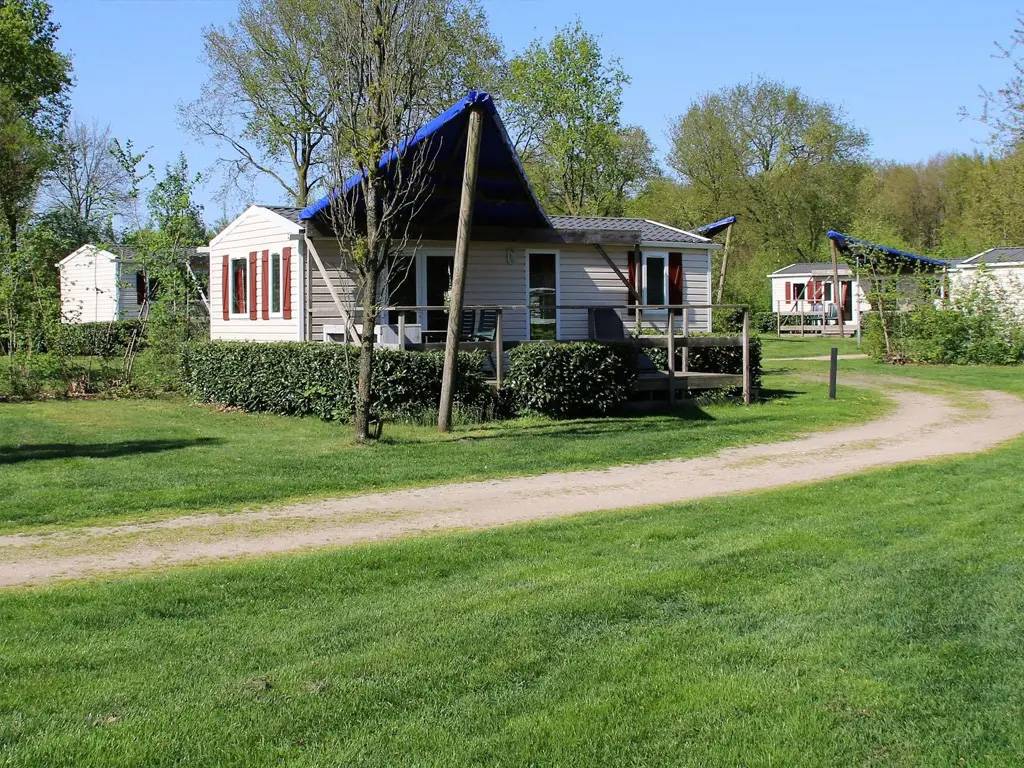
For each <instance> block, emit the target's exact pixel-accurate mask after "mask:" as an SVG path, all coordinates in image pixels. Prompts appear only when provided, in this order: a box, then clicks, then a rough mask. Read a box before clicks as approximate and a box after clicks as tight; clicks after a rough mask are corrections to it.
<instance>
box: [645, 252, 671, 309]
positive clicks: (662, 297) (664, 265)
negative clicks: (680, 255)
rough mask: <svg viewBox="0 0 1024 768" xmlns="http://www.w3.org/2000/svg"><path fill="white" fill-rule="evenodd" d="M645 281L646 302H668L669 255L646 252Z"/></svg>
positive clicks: (654, 303) (655, 303)
mask: <svg viewBox="0 0 1024 768" xmlns="http://www.w3.org/2000/svg"><path fill="white" fill-rule="evenodd" d="M643 281H644V282H643V289H644V304H647V305H649V306H658V305H660V304H668V257H667V256H666V255H665V254H663V253H658V254H654V253H652V254H644V278H643ZM654 311H658V310H654ZM661 311H664V310H661Z"/></svg>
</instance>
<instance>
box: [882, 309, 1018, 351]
mask: <svg viewBox="0 0 1024 768" xmlns="http://www.w3.org/2000/svg"><path fill="white" fill-rule="evenodd" d="M886 320H887V321H888V324H889V334H890V339H891V342H892V344H891V345H892V354H891V356H887V355H886V348H885V337H884V335H883V333H882V322H881V317H880V316H879V314H878V313H877V312H872V313H870V314H868V315H866V316H865V318H864V321H863V322H864V330H863V348H864V351H865V352H866V353H867V354H869V355H870V356H871V357H873V358H874V359H876V360H880V361H883V362H893V363H940V364H945V365H1015V364H1018V363H1021V362H1024V323H1021V322H1020V321H1018V320H1017V319H1016V318H1015V317H1013V315H1012V314H1011V313H1007V312H1004V311H995V312H975V313H971V314H969V313H966V312H963V311H961V310H958V309H937V308H935V307H933V306H924V307H918V308H917V309H915V310H913V311H911V312H891V313H888V314H887V315H886Z"/></svg>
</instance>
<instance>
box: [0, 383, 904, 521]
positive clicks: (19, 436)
mask: <svg viewBox="0 0 1024 768" xmlns="http://www.w3.org/2000/svg"><path fill="white" fill-rule="evenodd" d="M765 386H766V387H771V388H773V389H774V390H776V391H775V392H774V394H775V395H776V397H775V399H773V400H772V401H770V402H767V403H764V404H760V405H757V406H754V407H751V408H745V407H743V406H740V405H736V404H732V403H723V404H717V405H710V406H707V407H705V408H703V409H702V410H699V411H689V412H685V413H683V412H681V413H680V414H678V415H661V416H642V417H635V418H610V419H595V420H578V421H566V422H555V421H548V420H543V419H528V420H519V421H513V422H496V423H492V424H489V425H486V426H483V427H466V428H461V429H459V430H457V431H456V432H455V433H454V434H453V435H452V436H446V437H441V436H439V435H438V434H437V432H436V430H435V429H434V428H432V427H415V426H402V425H388V426H387V427H386V430H385V435H386V439H385V440H384V441H383V442H382V443H381V444H380V445H376V446H373V447H369V448H357V447H356V446H354V445H353V444H352V442H351V439H350V437H349V435H350V431H349V429H348V427H345V426H339V425H337V424H326V423H322V422H320V421H316V420H313V419H295V418H288V417H278V416H272V415H266V414H244V413H223V412H218V411H216V410H214V409H212V408H209V407H203V406H197V405H192V404H189V403H186V402H184V401H178V400H166V399H164V400H88V401H65V400H59V401H50V402H34V403H22V404H0V473H2V478H3V494H2V497H0V530H8V531H10V530H25V529H27V528H29V527H32V526H40V525H66V524H79V523H92V522H98V521H110V520H115V519H116V520H128V519H138V518H140V517H153V516H165V515H173V514H181V513H185V512H190V511H195V510H207V509H235V508H238V507H240V506H242V505H253V504H262V503H272V502H280V501H284V500H289V499H295V498H301V497H308V496H317V495H319V496H324V495H332V494H333V495H338V494H347V493H355V492H360V491H371V490H380V489H387V488H396V487H403V486H404V487H408V486H418V485H430V484H435V483H442V482H447V481H453V480H468V479H480V478H493V477H502V476H508V475H528V474H535V473H541V472H547V471H553V470H563V469H579V468H585V467H601V466H611V465H615V464H620V463H625V462H637V461H646V460H654V459H661V458H667V457H690V456H697V455H706V454H708V453H712V452H714V451H716V450H718V449H720V448H723V447H725V446H730V445H738V444H743V443H751V442H767V441H771V440H777V439H782V438H785V437H788V436H791V435H794V434H797V433H799V432H805V431H810V430H813V429H814V428H815V427H816V426H817V425H822V424H828V425H836V424H843V423H854V422H858V421H863V420H865V419H868V418H871V417H873V416H877V415H879V414H881V413H882V412H883V411H884V410H885V408H886V407H887V405H886V402H885V401H884V398H882V396H880V395H879V394H877V393H874V392H867V391H863V390H857V389H851V388H844V389H842V390H841V391H840V399H839V400H838V401H836V402H829V401H828V400H827V398H826V392H825V388H824V385H821V384H811V383H808V382H807V381H804V380H801V379H798V378H793V377H784V376H775V377H770V378H769V379H768V380H767V381H766V383H765Z"/></svg>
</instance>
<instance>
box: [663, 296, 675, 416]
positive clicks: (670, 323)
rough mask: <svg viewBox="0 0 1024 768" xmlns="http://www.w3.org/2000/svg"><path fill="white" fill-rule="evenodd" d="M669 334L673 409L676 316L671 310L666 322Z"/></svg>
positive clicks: (670, 406)
mask: <svg viewBox="0 0 1024 768" xmlns="http://www.w3.org/2000/svg"><path fill="white" fill-rule="evenodd" d="M665 325H666V328H665V330H666V331H667V332H668V407H669V408H673V407H675V404H676V315H675V312H673V311H672V310H669V313H668V317H667V318H666V320H665Z"/></svg>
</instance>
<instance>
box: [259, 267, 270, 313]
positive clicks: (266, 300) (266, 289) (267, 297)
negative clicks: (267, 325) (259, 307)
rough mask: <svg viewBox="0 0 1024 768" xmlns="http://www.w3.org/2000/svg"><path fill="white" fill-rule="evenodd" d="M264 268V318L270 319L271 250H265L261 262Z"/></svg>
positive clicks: (262, 286) (262, 280)
mask: <svg viewBox="0 0 1024 768" xmlns="http://www.w3.org/2000/svg"><path fill="white" fill-rule="evenodd" d="M260 267H261V268H262V270H263V274H262V277H261V279H260V288H261V289H262V291H263V319H264V320H269V319H270V251H264V252H263V260H262V262H261V263H260Z"/></svg>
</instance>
